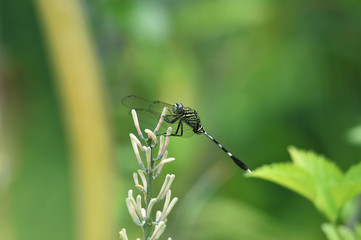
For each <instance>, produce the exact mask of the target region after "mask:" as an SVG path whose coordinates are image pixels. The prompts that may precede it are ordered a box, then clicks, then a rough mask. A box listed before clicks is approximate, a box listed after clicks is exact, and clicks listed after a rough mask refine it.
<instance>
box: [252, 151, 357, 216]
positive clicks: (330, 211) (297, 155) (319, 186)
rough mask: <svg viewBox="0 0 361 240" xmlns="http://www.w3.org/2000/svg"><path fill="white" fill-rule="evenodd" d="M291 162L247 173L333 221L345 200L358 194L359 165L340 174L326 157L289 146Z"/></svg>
mask: <svg viewBox="0 0 361 240" xmlns="http://www.w3.org/2000/svg"><path fill="white" fill-rule="evenodd" d="M289 152H290V155H291V159H292V162H293V163H277V164H272V165H269V166H263V167H261V168H258V169H256V170H255V171H253V173H252V174H247V176H250V177H259V178H262V179H265V180H269V181H272V182H275V183H277V184H280V185H282V186H284V187H286V188H288V189H290V190H292V191H295V192H297V193H299V194H300V195H302V196H304V197H305V198H307V199H309V200H310V201H311V202H312V203H313V204H314V205H315V206H316V208H317V209H318V210H319V211H320V212H322V213H323V214H324V215H325V216H326V217H327V218H328V219H329V220H330V221H332V222H335V221H336V219H337V217H338V215H339V212H340V210H341V208H342V207H343V205H344V204H345V202H346V201H347V200H349V199H350V198H352V197H354V196H355V195H357V194H358V193H359V192H361V163H360V164H358V165H355V166H354V167H352V168H350V170H349V171H348V172H347V173H346V174H345V175H344V174H343V173H342V172H341V170H340V169H339V168H338V167H337V166H336V165H335V164H334V163H332V162H331V161H329V160H328V159H327V158H325V157H323V156H321V155H318V154H316V153H314V152H311V151H303V150H299V149H297V148H295V147H289Z"/></svg>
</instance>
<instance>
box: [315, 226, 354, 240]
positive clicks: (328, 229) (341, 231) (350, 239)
mask: <svg viewBox="0 0 361 240" xmlns="http://www.w3.org/2000/svg"><path fill="white" fill-rule="evenodd" d="M321 228H322V230H323V232H324V233H325V234H326V236H327V239H329V240H357V239H359V238H358V236H357V232H354V231H352V230H351V229H350V228H348V227H346V226H342V225H339V226H336V225H334V224H331V223H324V224H322V226H321Z"/></svg>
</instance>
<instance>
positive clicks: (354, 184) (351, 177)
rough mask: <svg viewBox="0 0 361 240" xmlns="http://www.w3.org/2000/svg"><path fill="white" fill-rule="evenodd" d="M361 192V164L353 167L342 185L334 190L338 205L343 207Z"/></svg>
mask: <svg viewBox="0 0 361 240" xmlns="http://www.w3.org/2000/svg"><path fill="white" fill-rule="evenodd" d="M360 192H361V162H360V163H358V164H356V165H354V166H352V167H351V168H350V169H349V170H348V171H347V172H346V174H345V176H344V177H343V179H342V181H341V183H340V184H339V185H338V186H335V187H334V188H333V190H332V194H333V197H334V199H335V201H336V202H337V205H340V206H343V205H344V204H345V203H346V202H347V201H348V200H349V199H351V198H353V197H355V196H356V195H358V194H359V193H360Z"/></svg>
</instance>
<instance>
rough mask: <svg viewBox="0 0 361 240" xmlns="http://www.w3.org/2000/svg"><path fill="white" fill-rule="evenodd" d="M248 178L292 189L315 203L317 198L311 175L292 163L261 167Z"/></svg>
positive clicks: (248, 175)
mask: <svg viewBox="0 0 361 240" xmlns="http://www.w3.org/2000/svg"><path fill="white" fill-rule="evenodd" d="M246 176H247V177H258V178H262V179H265V180H269V181H272V182H275V183H278V184H280V185H282V186H284V187H286V188H288V189H291V190H293V191H295V192H297V193H299V194H301V195H302V196H304V197H305V198H307V199H309V200H311V201H313V199H314V198H315V196H316V189H315V187H314V186H315V184H314V183H313V181H312V178H310V175H309V174H308V173H307V172H306V171H305V170H303V169H301V168H299V167H297V166H295V165H293V164H291V163H275V164H272V165H268V166H263V167H260V168H258V169H256V170H254V171H253V172H252V173H248V174H246Z"/></svg>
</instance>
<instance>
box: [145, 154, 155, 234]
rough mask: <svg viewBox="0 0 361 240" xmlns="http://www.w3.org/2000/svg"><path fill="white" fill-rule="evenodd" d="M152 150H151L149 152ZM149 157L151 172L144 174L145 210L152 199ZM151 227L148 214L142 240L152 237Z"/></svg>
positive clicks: (151, 176) (151, 174) (152, 163)
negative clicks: (145, 188)
mask: <svg viewBox="0 0 361 240" xmlns="http://www.w3.org/2000/svg"><path fill="white" fill-rule="evenodd" d="M152 150H153V149H152V148H151V151H152ZM150 156H151V168H150V169H151V170H147V172H146V174H147V176H146V177H147V192H146V193H145V195H144V201H145V209H146V210H147V209H148V205H149V202H150V200H151V199H152V184H153V171H152V169H153V168H154V161H153V157H152V152H151V154H150ZM152 228H153V225H152V214H149V218H148V219H146V220H145V224H144V240H148V239H149V238H150V237H151V236H152V230H153V229H152Z"/></svg>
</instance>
